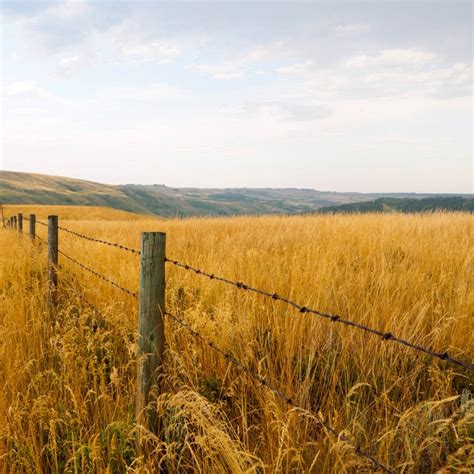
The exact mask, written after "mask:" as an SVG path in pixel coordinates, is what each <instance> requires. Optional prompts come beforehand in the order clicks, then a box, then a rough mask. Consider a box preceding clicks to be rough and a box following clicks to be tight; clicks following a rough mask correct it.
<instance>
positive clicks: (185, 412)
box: [0, 207, 474, 473]
mask: <svg viewBox="0 0 474 474" xmlns="http://www.w3.org/2000/svg"><path fill="white" fill-rule="evenodd" d="M22 210H23V212H24V213H28V212H30V210H29V209H28V208H26V207H23V209H22ZM7 214H9V210H8V209H7ZM59 215H60V216H61V214H60V213H59ZM86 217H87V220H86ZM104 219H106V218H104ZM66 227H69V228H71V229H73V230H75V231H78V232H81V233H85V234H88V235H93V236H96V237H99V238H102V239H105V240H109V241H112V242H120V243H123V244H125V245H128V246H130V247H134V248H139V241H140V232H142V231H145V230H148V231H152V230H159V231H165V232H166V233H167V239H168V249H167V253H168V255H169V256H170V257H171V258H176V259H178V260H181V261H185V262H188V263H190V264H193V265H195V266H197V267H199V268H202V269H204V270H209V271H212V272H214V273H216V274H220V275H223V276H226V277H229V278H231V279H235V280H237V279H238V280H241V281H244V282H246V283H248V284H251V285H254V286H256V287H259V288H262V289H265V290H269V291H275V292H277V293H278V294H281V295H286V296H289V297H291V298H292V299H294V300H296V301H299V302H302V303H304V304H305V305H307V306H311V307H315V308H318V309H320V310H322V311H328V312H332V313H337V314H341V315H344V316H346V317H349V318H350V319H353V320H355V321H359V322H363V323H364V324H368V325H371V326H373V327H377V328H380V329H383V330H387V331H391V332H392V333H394V334H396V335H398V336H400V337H404V338H407V339H409V340H410V341H412V342H416V343H419V344H421V345H424V346H427V347H432V348H433V349H435V350H438V351H445V350H448V351H449V353H450V354H451V355H452V356H454V357H459V358H462V359H464V360H472V359H473V358H474V332H473V331H472V325H473V308H474V291H473V288H472V281H473V279H472V264H473V248H472V240H471V239H472V235H471V234H472V228H473V218H472V216H470V215H466V214H448V213H445V214H444V213H437V214H430V215H399V214H390V215H351V216H307V217H254V218H247V217H242V218H229V219H187V220H166V221H165V220H159V219H155V220H152V219H146V220H134V221H130V222H123V221H121V222H118V221H114V220H104V221H99V220H93V219H89V217H88V216H87V214H84V215H83V219H82V220H77V221H72V220H71V221H70V222H68V223H67V226H66ZM38 233H39V234H40V235H41V236H42V237H43V238H44V237H45V229H43V228H38ZM0 248H1V249H2V257H1V268H0V289H1V293H0V298H1V301H0V364H1V365H0V377H1V379H0V381H1V382H2V386H3V387H4V389H3V393H2V394H1V395H0V420H3V422H2V425H1V427H0V456H1V457H0V460H1V461H0V463H1V464H2V467H3V471H4V472H38V471H43V472H64V471H66V472H104V471H108V472H126V471H129V470H132V471H133V470H136V471H139V472H156V470H157V469H158V468H159V467H160V466H161V467H163V468H166V469H167V470H168V471H169V472H187V471H192V472H315V473H320V472H324V473H341V472H371V465H370V463H369V462H367V461H366V460H364V459H362V458H360V457H358V456H357V455H356V454H355V453H354V451H353V450H352V449H351V448H350V447H348V446H347V444H346V443H344V442H342V441H341V440H337V439H334V437H333V436H332V435H331V434H329V433H326V432H325V430H324V429H322V428H321V427H320V426H319V425H318V424H317V423H315V422H314V421H311V420H310V419H308V418H306V417H302V416H301V415H300V414H299V413H298V412H297V411H296V410H291V409H289V407H288V406H287V405H286V404H285V403H284V402H282V401H280V400H279V399H277V398H275V396H274V395H273V394H272V393H271V392H269V391H268V390H267V389H265V388H264V387H261V386H259V385H257V384H256V383H254V382H252V380H251V379H249V378H248V376H245V375H243V374H241V373H239V372H238V371H237V370H236V369H234V368H233V367H232V366H230V365H229V364H228V363H227V362H226V361H225V360H224V359H223V358H222V357H220V356H219V355H218V354H216V353H215V352H213V351H212V349H211V348H209V347H207V346H204V345H203V344H202V343H200V342H199V341H196V340H195V339H194V338H193V337H192V336H191V335H189V334H188V333H187V332H186V331H185V330H183V329H181V328H179V327H177V325H176V324H173V322H172V321H168V320H167V321H166V332H167V342H168V352H167V362H166V379H165V382H164V384H165V387H164V393H163V394H162V396H161V397H160V399H159V402H158V410H159V412H160V415H161V416H162V419H163V420H164V430H163V432H162V434H161V436H160V437H159V438H157V437H153V436H150V439H149V451H148V452H147V453H146V455H145V456H144V457H143V458H140V457H137V456H136V453H135V446H134V436H135V426H134V408H133V403H134V392H135V375H136V372H135V370H136V367H135V359H136V325H137V322H136V312H137V304H136V301H134V300H133V298H130V297H129V296H127V295H125V294H123V293H121V292H120V291H119V290H116V289H114V288H113V287H109V286H108V285H106V284H103V283H101V282H100V280H97V279H96V278H95V277H94V276H92V275H89V274H85V273H84V272H83V271H82V270H80V269H78V268H77V267H75V266H74V264H72V263H70V262H68V261H66V260H64V259H61V261H60V265H61V270H60V282H61V286H60V297H61V298H60V304H59V309H58V312H57V314H56V315H54V317H52V315H50V314H49V312H48V310H47V307H46V306H45V286H44V271H45V260H46V254H45V249H44V248H42V246H41V245H34V246H32V245H31V244H30V242H29V241H28V239H27V238H26V237H24V238H18V236H17V235H16V234H15V233H14V232H12V231H1V232H0ZM60 248H61V249H62V250H63V251H64V252H66V253H68V254H70V255H72V256H74V257H75V258H77V259H78V260H80V261H81V262H83V263H85V264H86V265H89V266H91V267H93V268H95V269H97V270H98V271H100V272H101V273H103V274H105V275H106V276H108V277H110V278H112V279H113V280H114V281H116V282H118V283H120V284H121V285H123V286H126V287H127V288H130V289H132V290H133V291H136V289H137V287H138V281H137V276H138V258H137V256H135V255H132V254H128V253H125V252H121V251H119V250H117V249H114V248H109V247H104V246H103V245H100V244H96V243H92V242H87V241H83V240H78V239H77V238H75V237H73V236H70V235H68V234H64V233H61V234H60ZM69 285H72V287H73V290H69V289H68V288H69ZM77 291H80V292H82V293H83V294H84V295H85V296H86V297H87V298H88V299H90V301H92V302H93V303H94V304H95V305H96V306H97V307H98V308H100V311H101V313H102V314H103V316H101V315H99V314H97V313H95V312H94V311H93V310H91V309H90V308H88V307H87V306H86V305H83V304H81V300H79V299H78V298H77V297H76V296H75V294H76V292H77ZM167 308H168V310H169V311H170V312H174V313H177V314H179V315H180V316H181V317H183V318H184V319H185V320H186V321H188V322H190V323H191V324H193V325H194V326H195V327H196V328H197V329H198V330H199V331H200V332H201V333H202V334H204V335H205V337H206V338H208V339H209V340H212V341H214V342H215V343H216V344H218V345H219V346H220V347H221V348H223V349H224V350H229V351H231V352H232V353H233V354H234V355H235V356H236V357H237V358H238V359H240V360H241V361H242V362H244V363H245V364H247V365H248V366H250V367H251V368H252V369H253V370H255V371H258V372H259V373H260V374H261V375H264V376H265V377H266V378H267V379H268V380H269V381H271V382H272V383H273V384H275V385H277V386H278V387H279V388H280V389H281V390H282V391H284V392H285V393H286V394H287V395H288V396H290V397H291V398H293V399H294V400H296V401H298V403H299V404H300V405H302V406H303V407H305V408H308V409H311V410H312V411H313V412H315V413H321V414H322V416H323V417H324V418H326V419H327V420H328V422H330V424H332V425H333V426H334V427H335V428H336V429H338V430H340V431H342V432H344V434H345V435H346V436H348V438H349V439H351V440H352V441H354V443H356V444H359V445H361V447H362V448H363V449H365V450H366V451H369V452H371V453H372V454H373V455H374V456H376V457H377V458H378V459H379V460H380V461H381V462H383V463H385V464H388V465H389V466H390V467H391V468H392V469H394V470H396V471H397V472H398V471H401V472H410V473H411V472H413V473H421V472H422V473H424V472H436V471H439V472H443V473H448V472H472V470H473V469H474V450H473V443H472V442H473V437H474V422H473V418H474V413H473V402H472V392H473V391H474V388H473V378H472V375H471V374H470V373H469V372H467V371H465V370H461V369H458V368H457V367H452V366H449V365H447V364H446V363H444V362H440V361H436V360H432V359H430V358H428V357H427V356H424V355H422V354H418V353H416V352H413V351H412V350H409V349H407V348H404V347H402V346H399V345H396V344H394V343H392V342H383V341H381V340H380V339H379V338H376V337H373V336H369V335H365V334H361V333H360V332H359V331H357V330H354V329H352V328H345V327H341V326H340V325H334V324H333V323H331V322H328V321H326V320H321V319H319V318H317V317H315V316H311V315H309V314H300V313H298V312H296V311H295V310H293V309H291V308H289V307H287V306H286V305H284V304H283V303H275V302H273V301H272V300H269V299H265V298H264V297H261V296H258V295H253V294H249V293H247V292H243V291H242V290H238V289H237V288H233V287H230V286H227V285H225V284H223V283H218V282H215V281H209V280H207V279H204V278H202V277H199V276H197V275H194V274H191V273H190V272H186V271H185V270H182V269H177V268H173V267H169V268H167Z"/></svg>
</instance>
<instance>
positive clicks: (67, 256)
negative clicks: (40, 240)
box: [58, 250, 138, 298]
mask: <svg viewBox="0 0 474 474" xmlns="http://www.w3.org/2000/svg"><path fill="white" fill-rule="evenodd" d="M58 253H59V254H61V255H62V256H63V257H65V258H67V259H68V260H70V261H71V262H73V263H75V264H76V265H78V266H79V267H81V268H82V269H83V270H86V271H88V272H90V273H92V274H93V275H95V276H96V277H98V278H100V279H101V280H103V281H105V282H107V283H109V284H110V285H112V286H114V287H115V288H118V289H119V290H122V291H123V292H124V293H127V294H128V295H130V296H133V297H134V298H138V294H137V293H135V292H133V291H131V290H129V289H127V288H124V287H123V286H120V285H119V284H118V283H115V282H114V281H112V280H111V279H110V278H107V277H106V276H105V275H102V274H101V273H99V272H96V271H95V270H93V269H92V268H90V267H88V266H86V265H84V264H83V263H81V262H79V261H77V260H76V259H75V258H73V257H70V256H69V255H67V254H65V253H64V252H63V251H62V250H58Z"/></svg>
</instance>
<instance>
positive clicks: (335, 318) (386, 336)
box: [166, 258, 474, 372]
mask: <svg viewBox="0 0 474 474" xmlns="http://www.w3.org/2000/svg"><path fill="white" fill-rule="evenodd" d="M166 262H168V263H171V264H172V265H175V266H177V267H181V268H184V269H185V270H190V271H192V272H194V273H196V274H197V275H201V276H204V277H206V278H209V279H210V280H216V281H221V282H223V283H227V284H229V285H233V286H235V287H237V288H239V289H241V290H245V291H251V292H253V293H257V294H259V295H263V296H266V297H268V298H271V299H272V300H273V301H281V302H283V303H286V304H288V305H289V306H292V307H293V308H295V309H297V310H298V311H299V312H300V313H310V314H314V315H316V316H319V317H321V318H325V319H328V320H330V321H332V322H333V323H341V324H343V325H346V326H351V327H354V328H357V329H360V330H362V331H365V332H367V333H369V334H374V335H375V336H379V337H381V338H382V340H383V341H392V342H396V343H398V344H402V345H404V346H406V347H409V348H410V349H414V350H416V351H418V352H423V353H425V354H427V355H429V356H430V357H433V358H437V359H441V360H444V361H445V362H449V363H451V364H456V365H458V366H460V367H464V368H465V369H467V370H470V371H472V372H474V364H472V363H470V362H464V361H462V360H459V359H455V358H454V357H451V356H450V355H449V354H448V352H435V351H433V350H431V349H427V348H426V347H422V346H420V345H418V344H413V343H412V342H410V341H407V340H406V339H402V338H399V337H397V336H395V335H393V334H392V333H391V332H384V331H380V330H378V329H374V328H371V327H369V326H366V325H364V324H361V323H357V322H355V321H351V320H349V319H345V318H343V317H342V316H339V315H337V314H329V313H323V312H321V311H318V310H316V309H312V308H308V307H306V306H303V305H301V304H298V303H296V302H294V301H291V300H289V299H288V298H284V297H282V296H280V295H279V294H277V293H270V292H268V291H264V290H260V289H258V288H253V287H252V286H250V285H247V284H246V283H243V282H240V281H232V280H229V279H227V278H223V277H220V276H217V275H215V274H213V273H207V272H204V271H202V270H200V269H198V268H195V267H192V266H191V265H188V264H185V263H181V262H178V261H177V260H171V259H169V258H166Z"/></svg>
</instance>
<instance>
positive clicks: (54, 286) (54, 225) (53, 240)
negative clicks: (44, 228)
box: [48, 216, 58, 307]
mask: <svg viewBox="0 0 474 474" xmlns="http://www.w3.org/2000/svg"><path fill="white" fill-rule="evenodd" d="M57 265H58V216H48V287H49V302H50V304H51V306H53V307H55V306H56V303H57V291H58V272H57V268H56V267H57Z"/></svg>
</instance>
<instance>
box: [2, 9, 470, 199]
mask: <svg viewBox="0 0 474 474" xmlns="http://www.w3.org/2000/svg"><path fill="white" fill-rule="evenodd" d="M1 24H2V50H1V58H2V72H1V74H0V77H1V82H2V84H1V86H2V87H1V89H2V103H1V119H2V120H1V156H0V168H1V169H5V170H6V169H11V170H15V171H20V172H30V173H39V174H47V175H55V176H65V177H72V178H76V179H85V180H89V181H95V182H99V183H104V184H157V183H161V184H164V185H166V186H169V187H180V188H183V187H196V188H280V189H281V188H299V189H315V190H319V191H323V192H361V193H414V192H416V193H420V194H427V193H430V194H470V193H472V191H473V164H472V35H473V25H472V3H471V2H462V1H461V2H448V1H432V2H410V3H408V2H403V1H399V2H349V3H343V2H334V3H327V2H305V3H285V2H275V3H272V2H261V3H254V2H242V3H239V4H237V3H227V2H213V3H199V2H188V3H180V2H178V3H165V2H152V3H150V2H114V3H113V4H112V3H111V2H107V1H105V2H104V1H103V2H93V1H84V0H76V1H73V0H69V1H62V2H41V3H38V2H36V3H33V2H3V3H2V5H1Z"/></svg>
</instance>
